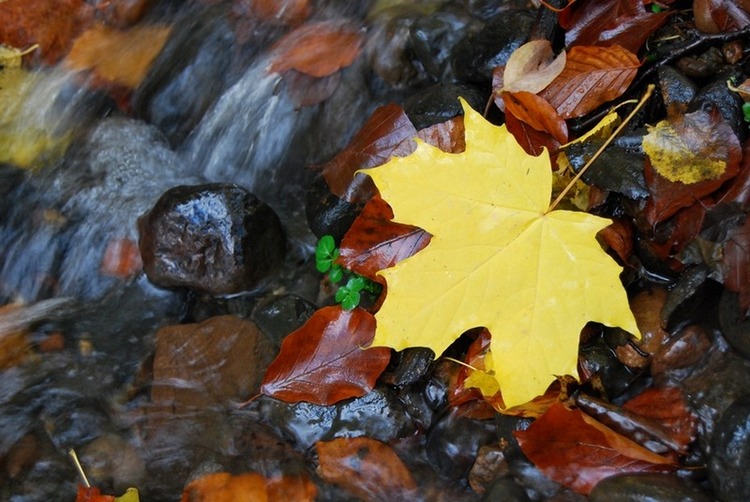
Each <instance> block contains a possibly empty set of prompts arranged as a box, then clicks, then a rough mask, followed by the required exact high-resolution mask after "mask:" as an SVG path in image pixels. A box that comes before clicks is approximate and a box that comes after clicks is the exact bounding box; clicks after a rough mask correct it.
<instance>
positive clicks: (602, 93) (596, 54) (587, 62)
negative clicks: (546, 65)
mask: <svg viewBox="0 0 750 502" xmlns="http://www.w3.org/2000/svg"><path fill="white" fill-rule="evenodd" d="M639 66H640V62H639V61H638V58H637V57H635V54H633V53H632V52H630V51H628V50H627V49H625V48H623V47H620V46H619V45H614V46H612V47H593V46H577V47H573V48H572V49H570V51H569V52H568V60H567V62H566V64H565V69H564V70H563V71H562V73H560V75H558V76H557V78H556V79H555V80H554V81H553V82H552V83H551V84H550V85H549V86H548V87H547V88H546V89H544V90H543V91H542V92H541V93H540V96H542V97H543V98H545V99H546V100H547V101H549V103H550V104H551V105H552V106H553V107H554V108H555V109H556V110H557V112H558V113H559V114H560V116H562V118H564V119H571V118H575V117H581V116H583V115H586V114H587V113H589V112H591V111H593V110H595V109H596V108H598V107H599V106H601V105H603V104H604V103H606V102H608V101H611V100H613V99H615V98H617V97H619V96H620V95H622V93H624V92H625V91H626V90H627V88H628V86H629V85H630V83H631V82H632V81H633V79H634V78H635V74H636V72H637V71H638V67H639Z"/></svg>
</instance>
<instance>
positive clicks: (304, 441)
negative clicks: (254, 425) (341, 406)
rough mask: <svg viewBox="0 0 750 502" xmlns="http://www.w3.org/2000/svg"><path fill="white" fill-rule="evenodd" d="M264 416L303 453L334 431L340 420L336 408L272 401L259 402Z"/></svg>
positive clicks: (261, 400) (262, 400)
mask: <svg viewBox="0 0 750 502" xmlns="http://www.w3.org/2000/svg"><path fill="white" fill-rule="evenodd" d="M259 410H260V415H261V417H262V418H263V420H264V421H265V422H266V423H267V424H268V425H270V426H271V427H273V428H274V429H276V430H277V431H279V434H280V435H282V436H284V437H288V438H291V439H292V441H293V442H294V444H295V447H296V448H297V449H299V450H306V449H308V448H310V447H311V446H312V445H313V444H315V442H316V441H320V440H321V439H323V437H324V436H326V435H327V434H328V432H329V431H330V429H331V427H332V425H333V420H334V418H335V417H336V409H335V408H334V407H333V406H320V405H317V404H312V403H306V402H304V401H303V402H299V403H294V404H290V403H285V402H283V401H277V400H276V399H271V398H267V399H266V398H262V399H260V400H259Z"/></svg>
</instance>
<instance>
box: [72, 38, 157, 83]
mask: <svg viewBox="0 0 750 502" xmlns="http://www.w3.org/2000/svg"><path fill="white" fill-rule="evenodd" d="M170 31H171V28H170V27H169V26H164V25H144V26H135V27H133V28H129V29H126V30H118V29H114V28H111V27H109V26H105V25H101V24H96V25H94V26H92V27H91V28H89V29H88V30H86V31H85V32H83V34H81V36H79V37H78V38H77V39H76V40H75V42H73V47H72V48H71V49H70V53H69V54H68V57H67V58H66V59H65V64H66V65H67V66H68V67H70V68H73V69H75V70H89V71H92V72H93V73H94V74H95V75H96V76H97V77H99V78H100V79H101V80H103V81H104V82H108V83H113V84H117V85H122V86H124V87H127V88H129V89H134V88H136V87H138V85H139V84H140V83H141V81H142V80H143V78H144V77H145V76H146V72H148V70H149V68H150V67H151V63H152V62H153V60H154V58H155V57H156V56H157V55H158V54H159V51H161V49H162V47H163V46H164V44H165V43H166V41H167V37H168V36H169V33H170Z"/></svg>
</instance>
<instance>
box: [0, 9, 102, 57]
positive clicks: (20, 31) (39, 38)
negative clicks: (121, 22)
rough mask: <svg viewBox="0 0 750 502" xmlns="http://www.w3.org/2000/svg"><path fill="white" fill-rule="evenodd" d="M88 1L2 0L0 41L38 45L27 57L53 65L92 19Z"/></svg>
mask: <svg viewBox="0 0 750 502" xmlns="http://www.w3.org/2000/svg"><path fill="white" fill-rule="evenodd" d="M93 14H94V11H93V9H92V8H91V6H90V5H89V4H88V3H87V2H86V1H85V0H34V1H29V0H4V1H2V2H0V19H2V22H1V23H0V43H2V44H5V45H9V46H11V47H17V48H19V49H27V48H29V47H31V46H32V45H34V44H39V52H38V53H34V54H31V55H29V56H27V61H28V60H29V58H33V59H38V58H39V55H41V60H42V61H44V62H45V63H47V64H54V63H56V62H57V61H59V60H60V58H62V57H63V56H64V55H65V53H67V52H68V48H69V47H70V44H71V42H72V40H73V38H75V37H76V36H77V35H78V34H79V33H80V32H81V31H82V30H83V28H84V27H85V26H86V25H87V24H89V23H90V22H91V21H92V19H93Z"/></svg>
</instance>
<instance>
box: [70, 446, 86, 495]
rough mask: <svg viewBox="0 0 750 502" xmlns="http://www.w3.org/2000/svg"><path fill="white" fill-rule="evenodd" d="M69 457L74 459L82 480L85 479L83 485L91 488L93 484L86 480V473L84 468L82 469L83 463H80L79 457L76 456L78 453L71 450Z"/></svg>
mask: <svg viewBox="0 0 750 502" xmlns="http://www.w3.org/2000/svg"><path fill="white" fill-rule="evenodd" d="M68 455H70V456H71V457H73V464H74V465H75V466H76V469H78V474H80V475H81V478H82V479H83V484H84V485H86V488H91V484H90V483H89V480H88V479H86V473H85V472H83V467H81V463H80V462H79V461H78V455H76V451H75V450H74V449H73V448H71V449H70V451H68Z"/></svg>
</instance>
